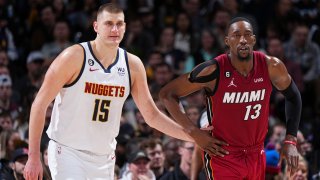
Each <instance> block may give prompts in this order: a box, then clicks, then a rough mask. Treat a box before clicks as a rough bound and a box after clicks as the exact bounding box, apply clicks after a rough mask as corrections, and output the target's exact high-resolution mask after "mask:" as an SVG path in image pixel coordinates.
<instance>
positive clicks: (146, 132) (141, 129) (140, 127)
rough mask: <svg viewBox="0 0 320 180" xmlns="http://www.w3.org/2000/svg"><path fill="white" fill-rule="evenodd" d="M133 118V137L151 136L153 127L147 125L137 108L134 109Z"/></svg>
mask: <svg viewBox="0 0 320 180" xmlns="http://www.w3.org/2000/svg"><path fill="white" fill-rule="evenodd" d="M135 119H136V121H137V122H136V123H137V128H136V133H135V137H140V138H148V137H150V136H152V133H153V129H152V128H151V127H150V126H148V124H147V123H146V122H145V120H144V118H143V116H142V114H141V112H140V111H139V110H138V109H136V110H135Z"/></svg>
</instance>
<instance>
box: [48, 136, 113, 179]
mask: <svg viewBox="0 0 320 180" xmlns="http://www.w3.org/2000/svg"><path fill="white" fill-rule="evenodd" d="M115 159H116V158H115V154H114V153H113V154H111V155H95V154H93V153H90V152H87V151H79V150H75V149H72V148H70V147H67V146H64V145H61V144H59V143H57V142H55V141H53V140H50V142H49V146H48V164H49V168H50V172H51V177H52V179H53V180H113V179H114V166H115Z"/></svg>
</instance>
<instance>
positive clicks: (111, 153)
mask: <svg viewBox="0 0 320 180" xmlns="http://www.w3.org/2000/svg"><path fill="white" fill-rule="evenodd" d="M50 140H51V141H53V142H54V143H56V144H57V145H60V146H63V147H66V148H70V149H73V150H76V151H79V152H81V153H85V154H88V155H91V156H107V157H109V156H110V157H111V156H114V155H115V153H114V151H113V152H110V153H106V154H97V153H94V152H91V151H88V150H82V149H74V148H72V147H70V146H67V145H64V144H61V143H59V142H57V141H56V140H54V139H50Z"/></svg>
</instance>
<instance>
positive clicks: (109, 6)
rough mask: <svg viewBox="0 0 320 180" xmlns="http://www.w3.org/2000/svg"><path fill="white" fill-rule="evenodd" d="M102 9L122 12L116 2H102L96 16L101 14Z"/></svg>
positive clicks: (110, 11)
mask: <svg viewBox="0 0 320 180" xmlns="http://www.w3.org/2000/svg"><path fill="white" fill-rule="evenodd" d="M103 11H107V12H109V13H115V14H116V13H123V9H122V8H121V7H120V6H119V5H118V4H116V3H106V4H102V5H101V6H100V7H99V9H98V12H97V16H98V15H99V14H101V13H102V12H103Z"/></svg>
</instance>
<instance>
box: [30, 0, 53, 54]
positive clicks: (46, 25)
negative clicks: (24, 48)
mask: <svg viewBox="0 0 320 180" xmlns="http://www.w3.org/2000/svg"><path fill="white" fill-rule="evenodd" d="M55 23H56V17H55V13H54V11H53V7H52V6H51V5H50V4H48V5H45V6H43V7H42V8H41V10H40V21H39V22H36V23H34V24H33V26H32V27H31V31H30V40H29V42H30V44H29V47H28V48H30V49H31V51H34V50H39V49H41V47H42V45H43V44H45V43H48V42H51V41H53V28H54V25H55Z"/></svg>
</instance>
